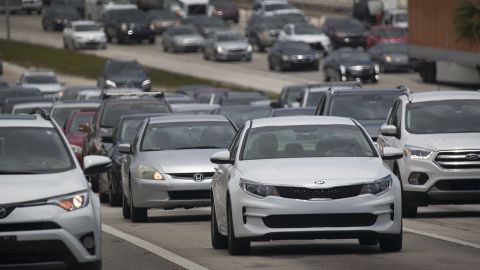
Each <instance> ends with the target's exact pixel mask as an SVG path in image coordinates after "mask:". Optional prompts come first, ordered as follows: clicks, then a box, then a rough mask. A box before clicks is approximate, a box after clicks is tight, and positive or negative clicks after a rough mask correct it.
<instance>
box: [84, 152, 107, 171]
mask: <svg viewBox="0 0 480 270" xmlns="http://www.w3.org/2000/svg"><path fill="white" fill-rule="evenodd" d="M110 167H112V161H111V160H110V159H109V158H108V157H105V156H93V155H92V156H85V157H84V158H83V168H84V169H83V173H84V174H85V175H93V174H102V173H105V172H107V171H108V170H109V169H110Z"/></svg>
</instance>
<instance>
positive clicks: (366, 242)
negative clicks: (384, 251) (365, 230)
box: [358, 236, 378, 246]
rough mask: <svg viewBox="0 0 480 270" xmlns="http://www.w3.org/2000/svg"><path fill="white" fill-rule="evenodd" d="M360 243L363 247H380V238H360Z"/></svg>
mask: <svg viewBox="0 0 480 270" xmlns="http://www.w3.org/2000/svg"><path fill="white" fill-rule="evenodd" d="M358 243H360V245H362V246H376V245H378V238H377V237H373V236H370V237H367V236H363V237H359V238H358Z"/></svg>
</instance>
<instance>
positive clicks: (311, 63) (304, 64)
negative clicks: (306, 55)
mask: <svg viewBox="0 0 480 270" xmlns="http://www.w3.org/2000/svg"><path fill="white" fill-rule="evenodd" d="M281 65H282V66H283V67H284V68H292V69H293V68H312V67H318V65H319V61H318V59H317V60H304V61H299V60H297V61H282V64H281Z"/></svg>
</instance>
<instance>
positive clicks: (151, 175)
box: [137, 165, 165, 180]
mask: <svg viewBox="0 0 480 270" xmlns="http://www.w3.org/2000/svg"><path fill="white" fill-rule="evenodd" d="M137 178H140V179H148V180H165V178H163V175H162V174H161V173H160V172H159V171H157V170H155V169H154V168H152V167H150V166H147V165H139V166H138V168H137Z"/></svg>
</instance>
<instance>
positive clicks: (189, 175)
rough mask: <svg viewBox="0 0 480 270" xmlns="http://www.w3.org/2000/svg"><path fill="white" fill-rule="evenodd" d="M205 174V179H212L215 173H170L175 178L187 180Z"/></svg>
mask: <svg viewBox="0 0 480 270" xmlns="http://www.w3.org/2000/svg"><path fill="white" fill-rule="evenodd" d="M195 174H203V177H204V178H212V177H213V175H214V174H215V173H213V172H200V173H169V175H170V176H172V177H173V178H187V179H194V177H193V175H195Z"/></svg>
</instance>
